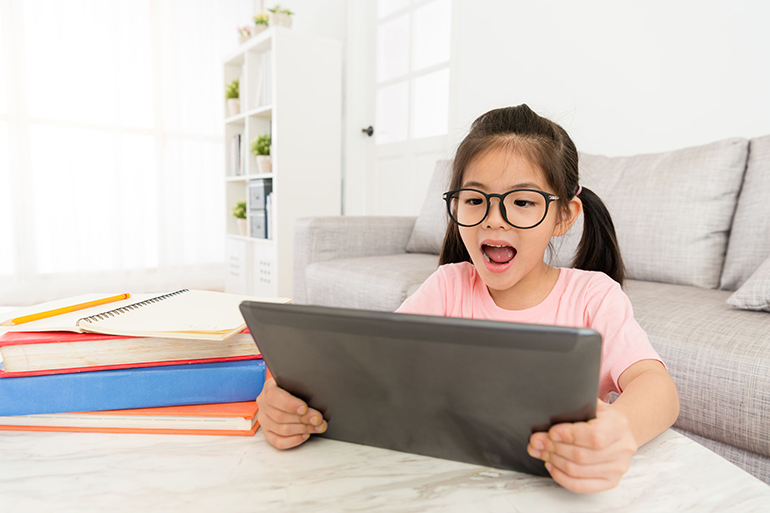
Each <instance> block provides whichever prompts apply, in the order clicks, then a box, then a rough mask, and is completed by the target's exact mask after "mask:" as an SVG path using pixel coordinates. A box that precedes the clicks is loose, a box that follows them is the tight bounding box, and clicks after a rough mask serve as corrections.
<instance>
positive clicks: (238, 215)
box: [233, 201, 248, 235]
mask: <svg viewBox="0 0 770 513" xmlns="http://www.w3.org/2000/svg"><path fill="white" fill-rule="evenodd" d="M233 215H234V216H235V223H236V225H237V226H238V234H239V235H246V229H247V227H248V226H247V224H246V202H245V201H239V202H237V203H236V204H235V207H233Z"/></svg>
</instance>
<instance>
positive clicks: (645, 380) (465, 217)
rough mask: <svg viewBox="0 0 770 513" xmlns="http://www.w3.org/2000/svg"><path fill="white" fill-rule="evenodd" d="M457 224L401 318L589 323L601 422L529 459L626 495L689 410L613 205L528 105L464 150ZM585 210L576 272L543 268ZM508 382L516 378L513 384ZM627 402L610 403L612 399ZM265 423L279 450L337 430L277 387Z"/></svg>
mask: <svg viewBox="0 0 770 513" xmlns="http://www.w3.org/2000/svg"><path fill="white" fill-rule="evenodd" d="M444 200H445V201H446V203H447V208H448V211H449V216H450V219H451V222H450V223H449V226H448V227H447V232H446V236H445V238H444V245H443V247H442V250H441V256H440V264H441V266H440V267H439V269H438V270H437V271H436V272H435V273H434V274H433V275H431V276H430V277H429V278H428V279H427V280H426V281H425V283H424V284H423V285H422V287H420V289H419V290H418V291H417V292H415V293H414V294H413V295H412V296H410V297H409V298H408V299H407V300H406V301H404V303H403V304H402V305H401V306H400V307H399V308H398V310H397V312H401V313H412V314H425V315H441V316H454V317H468V318H474V319H493V320H503V321H511V322H521V323H530V324H551V325H559V326H571V327H590V328H593V329H595V330H596V331H598V332H599V333H601V335H602V338H603V347H602V363H601V371H600V381H599V398H598V405H597V412H596V418H595V419H593V420H590V421H588V422H577V423H564V424H557V425H555V426H553V427H552V428H551V429H550V430H549V431H548V432H547V433H535V434H533V435H532V437H531V438H530V442H529V447H528V451H529V453H530V455H531V456H533V457H535V458H539V459H541V460H543V461H544V462H545V466H546V468H547V469H548V471H549V472H550V473H551V476H553V478H554V480H556V481H557V482H558V483H559V484H561V485H562V486H564V487H565V488H568V489H569V490H572V491H575V492H581V493H586V492H596V491H601V490H606V489H610V488H613V487H615V486H616V485H617V484H618V482H619V481H620V478H621V477H622V476H623V474H625V472H626V471H627V470H628V467H629V464H630V462H631V457H632V456H633V455H634V453H635V452H636V450H637V448H638V447H639V446H641V445H643V444H645V443H646V442H648V441H650V440H651V439H652V438H654V437H655V436H657V435H658V434H660V433H661V432H663V431H664V430H666V429H667V428H669V427H670V426H671V425H672V424H673V423H674V421H675V420H676V418H677V416H678V414H679V399H678V396H677V392H676V388H675V386H674V382H673V380H672V379H671V377H670V376H669V374H668V372H667V371H666V368H665V367H664V365H663V363H662V362H661V360H660V357H659V356H658V354H657V353H656V352H655V350H654V349H653V348H652V346H651V345H650V342H649V340H648V339H647V335H646V334H645V333H644V331H643V330H642V328H641V327H640V326H639V324H638V323H637V322H636V321H635V320H634V318H633V312H632V309H631V303H630V302H629V300H628V298H627V297H626V295H625V294H624V293H623V291H622V290H621V285H622V284H623V278H624V273H625V270H624V267H623V261H622V259H621V257H620V251H619V249H618V244H617V241H616V238H615V230H614V227H613V224H612V221H611V219H610V216H609V213H608V212H607V209H606V208H605V206H604V204H603V203H602V201H601V200H600V199H599V197H597V196H596V195H595V194H594V193H593V192H591V191H590V190H589V189H586V188H583V187H581V186H580V185H579V183H578V154H577V150H576V149H575V145H574V143H573V142H572V140H571V139H570V138H569V136H568V135H567V133H566V132H565V131H564V129H563V128H562V127H560V126H559V125H557V124H556V123H553V122H552V121H549V120H547V119H544V118H542V117H540V116H538V115H537V114H535V113H534V112H533V111H532V110H531V109H530V108H529V107H527V106H526V105H519V106H518V107H508V108H503V109H497V110H493V111H490V112H487V113H486V114H484V115H482V116H481V117H479V118H478V119H477V120H476V121H474V123H473V125H472V126H471V130H470V133H469V134H468V136H467V137H466V138H465V139H464V140H463V141H462V143H461V144H460V146H459V147H458V149H457V154H456V156H455V159H454V167H453V175H452V181H451V186H450V190H449V191H448V192H446V193H445V194H444ZM581 211H582V212H583V213H584V229H583V230H584V231H583V237H582V239H581V241H580V246H579V248H578V252H577V256H576V257H575V261H574V262H573V266H572V267H573V268H569V269H567V268H564V269H559V268H554V267H551V266H549V265H548V264H546V263H545V261H544V255H545V251H546V248H548V246H549V243H550V240H551V237H553V236H561V235H564V234H565V233H566V232H567V230H569V228H570V227H571V226H572V224H573V223H574V222H575V221H576V219H577V217H578V215H579V214H580V212H581ZM500 379H505V376H501V377H500ZM611 392H615V393H618V394H620V395H619V396H618V398H617V400H615V401H614V402H613V403H612V404H611V405H610V404H607V402H608V401H609V397H610V393H611ZM257 402H258V403H259V413H258V418H259V423H260V425H261V426H262V431H263V433H264V434H265V437H266V438H267V440H268V441H269V442H270V443H271V444H272V445H274V446H275V447H278V448H289V447H294V446H296V445H299V444H300V443H302V442H304V441H305V440H307V439H308V437H309V436H310V434H312V433H322V432H324V431H325V430H326V427H327V424H326V421H325V420H324V419H323V416H322V415H321V413H320V412H318V411H316V410H313V409H309V408H308V406H307V404H306V403H305V402H303V401H302V400H300V399H299V398H297V397H294V396H292V395H290V394H289V393H288V392H286V391H284V390H282V389H280V388H279V387H278V386H277V385H276V384H275V381H274V380H268V382H267V383H266V384H265V388H264V390H263V391H262V393H261V394H260V396H259V398H258V399H257Z"/></svg>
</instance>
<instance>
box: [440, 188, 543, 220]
mask: <svg viewBox="0 0 770 513" xmlns="http://www.w3.org/2000/svg"><path fill="white" fill-rule="evenodd" d="M449 200H450V208H449V213H450V215H451V216H452V218H453V220H454V221H455V222H456V223H458V224H460V225H464V226H473V225H476V224H479V223H481V222H482V221H483V220H484V218H485V217H486V214H487V210H488V209H487V198H486V197H484V195H483V194H481V193H480V192H478V191H473V190H469V189H463V190H460V191H455V192H454V193H452V195H451V196H450V197H449ZM503 206H504V207H505V211H504V212H503V215H504V216H505V217H506V220H507V221H508V222H509V223H510V224H512V225H514V226H517V227H519V228H531V227H533V226H535V225H537V224H538V223H539V222H540V221H542V220H543V218H544V217H545V213H546V208H547V202H546V199H545V197H544V196H543V195H542V194H540V193H537V192H533V191H513V192H511V193H509V194H508V195H507V196H505V200H504V202H503Z"/></svg>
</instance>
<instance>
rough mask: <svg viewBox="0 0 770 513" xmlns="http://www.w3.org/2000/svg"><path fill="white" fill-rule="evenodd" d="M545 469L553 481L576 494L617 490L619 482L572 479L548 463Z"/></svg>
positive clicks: (601, 479)
mask: <svg viewBox="0 0 770 513" xmlns="http://www.w3.org/2000/svg"><path fill="white" fill-rule="evenodd" d="M545 468H546V469H548V472H550V474H551V477H553V480H554V481H556V482H557V483H559V484H560V485H562V486H563V487H564V488H566V489H567V490H571V491H573V492H575V493H595V492H601V491H604V490H609V489H611V488H615V487H616V486H617V485H618V482H617V481H616V482H612V481H609V480H607V479H603V478H579V477H571V476H568V475H567V474H565V473H564V472H562V471H561V470H559V469H558V468H556V467H555V466H554V465H553V464H551V463H546V464H545Z"/></svg>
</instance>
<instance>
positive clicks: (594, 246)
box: [572, 187, 626, 286]
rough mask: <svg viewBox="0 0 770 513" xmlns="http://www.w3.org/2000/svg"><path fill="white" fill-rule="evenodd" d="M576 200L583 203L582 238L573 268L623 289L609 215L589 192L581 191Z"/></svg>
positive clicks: (621, 268) (622, 273) (623, 271)
mask: <svg viewBox="0 0 770 513" xmlns="http://www.w3.org/2000/svg"><path fill="white" fill-rule="evenodd" d="M579 197H580V200H581V201H582V202H583V236H582V237H581V238H580V244H579V245H578V248H577V253H576V254H575V259H574V260H573V261H572V267H574V268H576V269H583V270H584V271H601V272H603V273H604V274H606V275H608V276H609V277H610V278H612V279H613V280H615V281H616V282H618V283H619V284H620V285H621V286H622V285H623V280H624V279H625V277H626V268H625V266H624V265H623V258H622V257H621V256H620V246H619V245H618V238H617V236H616V235H615V225H614V224H613V223H612V218H611V217H610V213H609V211H608V210H607V207H606V206H605V205H604V202H603V201H602V200H601V198H599V196H597V195H596V194H595V193H594V192H593V191H592V190H591V189H587V188H585V187H583V188H582V190H581V192H580V196H579Z"/></svg>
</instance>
